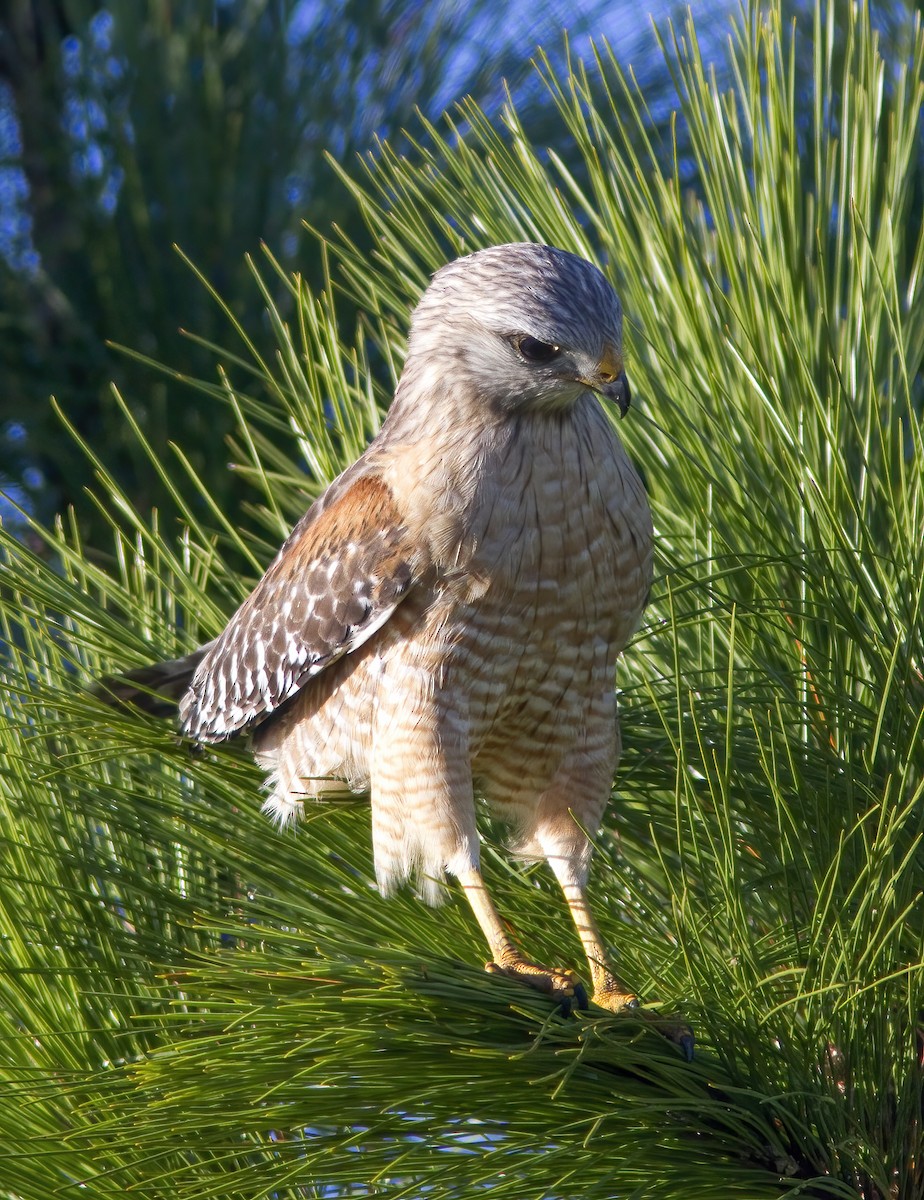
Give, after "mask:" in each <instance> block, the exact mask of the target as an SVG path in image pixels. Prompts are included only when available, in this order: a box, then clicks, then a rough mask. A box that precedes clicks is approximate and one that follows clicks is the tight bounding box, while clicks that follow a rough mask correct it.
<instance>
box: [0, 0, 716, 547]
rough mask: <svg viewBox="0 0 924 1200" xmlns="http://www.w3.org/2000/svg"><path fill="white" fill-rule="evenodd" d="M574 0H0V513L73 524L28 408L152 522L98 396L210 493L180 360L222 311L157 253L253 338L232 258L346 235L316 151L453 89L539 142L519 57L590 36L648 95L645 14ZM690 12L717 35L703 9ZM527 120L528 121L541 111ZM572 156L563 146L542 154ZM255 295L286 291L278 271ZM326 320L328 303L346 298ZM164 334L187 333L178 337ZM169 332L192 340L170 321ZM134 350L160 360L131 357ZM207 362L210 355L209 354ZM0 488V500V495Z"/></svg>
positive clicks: (59, 446)
mask: <svg viewBox="0 0 924 1200" xmlns="http://www.w3.org/2000/svg"><path fill="white" fill-rule="evenodd" d="M649 8H650V9H651V10H652V11H653V13H654V16H655V17H656V19H657V20H658V21H659V23H660V25H661V27H662V28H666V23H667V22H666V18H667V17H668V16H669V15H670V11H671V6H670V4H669V3H668V2H667V0H657V2H655V3H652V4H650V5H648V6H642V5H637V4H634V3H605V2H602V3H601V2H599V0H581V2H580V3H576V4H555V3H542V2H541V0H540V2H539V3H533V4H530V5H526V4H514V5H508V6H504V5H498V4H496V3H494V2H491V0H488V2H485V0H468V2H466V3H459V2H454V0H428V2H423V3H421V2H412V3H407V2H406V0H400V2H399V0H345V2H341V3H333V4H330V3H318V2H316V0H110V3H108V4H106V5H100V4H99V3H98V0H5V2H4V4H3V5H2V6H0V491H2V492H3V493H4V494H5V496H6V497H8V498H9V499H8V500H4V501H3V502H2V506H0V512H2V515H3V517H4V519H5V520H6V521H7V523H12V524H13V525H14V526H15V525H16V523H17V521H18V520H19V518H18V516H17V513H16V507H17V506H19V507H21V508H22V509H25V510H26V511H27V512H30V513H32V514H33V515H35V516H36V517H38V518H39V519H40V520H42V521H48V520H49V519H50V518H51V517H52V516H53V514H55V513H57V512H61V511H62V510H63V509H64V508H66V507H67V506H69V505H74V506H75V508H76V510H77V513H78V517H79V520H80V524H81V526H82V527H83V531H84V533H85V535H86V537H87V539H88V541H90V542H92V541H93V537H94V509H93V506H92V504H91V503H90V502H89V501H88V499H87V497H86V494H85V489H86V487H87V486H89V485H91V484H92V476H91V469H90V467H89V465H88V463H87V462H86V460H85V458H84V455H83V454H82V453H81V451H80V449H79V447H78V446H77V445H76V444H75V442H74V440H73V439H72V438H71V437H70V436H69V435H67V434H66V433H65V432H64V430H63V427H62V425H61V421H60V419H59V417H58V415H57V414H56V412H55V410H54V407H53V405H52V403H51V399H50V398H51V397H52V396H54V397H56V399H57V401H58V402H59V403H60V405H61V407H62V408H63V410H64V411H65V412H66V414H67V416H68V419H69V420H70V421H71V422H72V423H73V424H74V425H75V426H76V428H77V430H78V432H79V433H80V434H81V435H82V436H83V437H84V438H85V439H86V440H87V441H88V442H89V443H90V444H91V445H93V446H94V447H95V448H97V449H100V448H103V447H104V455H103V457H104V459H105V461H106V462H107V464H108V465H109V467H110V469H111V470H112V472H113V474H114V475H115V476H116V478H117V480H118V481H119V483H120V484H121V485H122V487H123V489H124V490H125V491H126V493H127V494H128V495H129V496H130V497H131V498H132V499H133V500H134V502H135V503H136V504H137V505H138V506H139V507H140V509H141V511H146V510H147V509H149V508H150V507H151V506H157V507H158V508H159V509H160V511H161V515H162V519H163V520H164V521H165V522H169V521H170V520H171V517H172V515H173V510H172V504H171V501H170V498H169V496H168V495H167V494H166V493H165V490H164V488H163V486H162V485H161V484H160V482H159V480H158V478H157V476H156V475H155V473H154V472H153V470H152V469H151V467H150V464H149V463H148V462H147V461H146V459H144V457H143V455H142V454H141V452H140V448H139V445H138V441H137V438H136V437H135V436H134V435H133V434H132V433H131V432H130V430H129V429H128V426H127V423H126V421H125V419H124V417H123V415H122V414H121V413H120V412H119V410H118V408H117V406H116V403H115V401H114V398H113V395H112V385H113V384H115V386H116V387H118V389H119V390H120V392H121V393H122V395H123V396H124V398H125V400H126V402H127V404H128V405H129V407H130V409H131V411H132V413H133V415H134V417H135V418H136V419H137V421H138V422H139V424H140V425H141V427H142V429H143V431H144V433H145V435H146V436H147V437H148V439H150V441H151V442H152V443H153V444H154V446H155V447H157V448H160V447H163V448H166V444H167V442H168V440H175V441H177V442H179V443H180V444H181V445H183V446H184V448H186V450H187V451H188V452H189V453H190V454H191V456H192V457H193V460H194V466H195V467H196V469H197V470H198V471H199V472H200V473H201V474H202V475H203V477H204V478H206V479H207V480H208V486H209V488H210V490H211V491H212V493H213V494H214V495H215V496H216V497H217V498H219V499H220V500H227V501H228V502H229V503H230V501H231V492H232V490H233V488H234V486H235V481H234V479H233V477H232V475H231V473H230V472H229V471H228V470H227V465H226V462H227V454H226V447H225V444H224V436H223V435H224V433H225V430H224V429H223V428H222V422H223V421H225V420H227V419H229V417H228V414H229V410H228V408H227V406H226V405H222V406H220V412H219V411H217V410H218V408H219V406H217V405H215V404H214V402H213V401H212V400H210V398H209V397H208V396H205V395H203V394H201V393H199V392H197V391H195V390H194V389H191V388H190V387H189V386H188V385H186V384H184V383H183V382H182V380H181V378H180V377H182V376H192V377H203V376H205V377H209V378H212V379H215V378H216V374H215V362H216V360H215V354H214V352H213V351H210V350H209V346H210V345H215V344H222V343H223V344H225V345H228V344H229V343H230V342H231V340H232V334H231V330H230V328H229V323H228V317H227V315H226V314H223V313H222V311H221V308H220V306H219V305H217V304H216V303H215V300H214V299H213V298H212V297H211V296H210V295H209V294H208V291H207V289H206V288H205V287H204V286H203V285H202V284H201V283H200V282H199V281H197V279H196V277H195V275H194V273H193V272H192V271H191V270H190V267H189V266H188V264H187V263H185V262H184V261H183V260H182V258H181V257H180V255H179V254H178V253H177V251H176V249H175V247H179V248H180V249H181V250H182V251H183V253H184V254H185V255H187V256H188V257H189V259H191V260H192V261H193V262H194V263H195V264H196V266H197V268H198V269H199V270H200V271H201V272H202V273H203V275H204V276H205V277H206V278H207V279H208V280H209V281H210V283H211V284H212V285H213V286H214V288H215V289H216V290H217V292H218V293H220V295H221V296H222V298H223V300H224V301H225V302H226V303H227V304H228V305H229V306H230V308H231V309H232V311H233V313H234V316H235V317H236V318H237V319H238V320H239V321H240V322H241V324H242V325H243V327H244V328H245V329H246V331H247V333H248V335H249V336H250V337H251V338H253V339H254V340H255V341H256V342H257V343H258V345H259V344H260V341H261V338H262V337H263V336H264V335H266V344H267V347H268V346H269V344H270V338H269V334H268V330H266V329H265V325H264V317H263V307H264V302H263V298H262V297H261V295H260V292H259V290H258V288H257V287H256V285H255V284H254V282H253V280H252V278H251V277H250V275H249V273H248V269H247V265H246V262H245V254H247V253H251V254H253V253H258V252H259V250H260V246H261V243H265V244H266V245H267V246H268V248H269V249H270V250H271V251H272V253H273V254H274V255H275V256H276V257H277V258H278V259H279V261H280V262H281V264H282V265H283V266H284V267H286V268H287V269H290V270H291V271H297V272H299V273H301V274H302V275H303V276H304V277H305V278H306V279H307V280H308V281H309V283H313V284H317V283H319V282H320V281H321V278H322V270H323V268H322V262H321V254H320V251H319V247H318V242H317V240H316V239H314V238H312V237H311V236H310V235H309V234H308V232H307V231H306V229H305V224H306V223H307V224H308V225H310V226H312V227H313V228H315V229H317V230H318V231H320V232H321V233H322V234H327V233H329V232H330V231H331V227H332V224H333V223H334V222H336V223H337V225H338V226H339V227H340V228H341V229H343V230H344V232H345V233H346V234H347V235H348V236H349V237H351V238H353V239H354V240H356V241H357V242H358V243H359V244H360V245H363V244H364V239H365V238H366V237H367V234H366V233H365V227H364V225H363V222H362V221H361V219H360V217H359V214H358V212H357V211H355V208H354V207H353V202H352V200H351V199H350V197H349V196H348V195H347V193H346V190H345V189H344V188H343V186H342V185H341V184H340V183H338V181H337V179H336V177H335V175H334V172H333V171H332V169H331V168H330V166H329V164H328V163H327V161H326V159H325V153H326V152H329V153H330V154H331V155H333V156H334V157H335V158H336V160H337V161H338V162H340V163H342V164H344V165H345V166H346V167H347V169H353V166H354V164H355V162H356V158H357V155H359V154H362V153H364V152H367V151H369V150H370V149H372V148H373V147H374V144H375V140H376V138H388V139H389V140H390V141H391V142H392V143H393V144H396V145H398V146H400V145H401V144H402V143H405V142H406V141H407V138H406V135H405V133H404V131H405V130H408V131H410V132H411V134H412V136H414V135H416V136H420V130H419V127H418V126H417V117H416V112H417V110H418V109H419V110H420V112H421V113H423V114H424V115H425V116H427V117H429V118H431V119H437V118H438V117H439V116H440V114H441V113H442V112H443V111H444V110H446V109H447V108H451V106H452V105H453V102H454V101H455V100H456V99H459V98H461V97H462V96H463V95H465V94H470V95H472V96H473V97H474V98H475V99H476V100H478V101H479V102H480V103H481V104H482V106H483V107H485V108H486V109H487V110H488V111H489V112H495V113H496V112H497V111H498V109H499V108H500V107H501V106H502V105H503V102H504V95H505V91H504V89H505V87H509V89H510V91H511V92H512V94H513V95H514V96H515V98H516V100H517V102H518V107H519V109H520V112H521V114H522V115H523V117H524V119H525V120H526V122H527V127H528V129H529V131H530V133H531V135H532V137H533V138H534V139H536V140H537V141H538V143H539V144H542V145H550V144H552V143H553V142H554V141H555V139H558V140H559V141H560V139H561V136H562V134H561V129H560V126H559V125H558V124H557V123H553V122H551V121H550V120H544V114H545V113H548V111H549V110H550V108H551V105H549V104H548V103H546V98H545V95H544V89H543V87H542V85H541V84H540V83H539V81H538V79H537V78H536V76H535V74H534V73H533V71H532V69H531V66H530V57H531V55H532V54H533V52H534V50H535V48H536V46H537V44H541V45H543V46H544V47H545V49H546V50H547V52H548V53H549V54H550V56H551V57H552V59H553V60H555V61H561V60H562V59H563V57H564V56H565V54H566V52H567V51H566V42H565V37H564V34H563V30H565V29H567V31H568V37H569V39H570V46H571V50H572V52H577V53H579V54H588V53H589V52H590V38H591V37H594V38H599V37H605V38H607V39H609V41H610V42H611V44H612V45H613V46H614V47H615V48H616V49H617V52H618V54H619V57H620V60H621V61H622V62H623V63H625V64H626V65H628V64H631V65H632V67H633V68H634V70H635V71H636V73H637V74H638V75H639V76H640V77H641V78H643V79H645V80H646V90H647V94H648V95H649V97H650V96H652V95H663V96H664V116H665V119H667V117H668V116H669V113H670V110H671V107H672V105H671V103H670V96H671V81H670V78H669V77H668V76H667V73H666V71H665V68H664V62H663V58H662V57H661V56H660V54H658V53H657V50H656V45H655V38H654V34H653V32H652V27H651V20H650V18H649V15H648V9H649ZM694 8H699V9H707V8H708V9H710V10H711V11H710V14H709V20H710V22H712V23H714V25H715V27H716V28H718V29H720V30H721V32H722V34H723V36H724V21H723V20H722V19H721V18H722V13H723V12H724V5H703V4H698V5H694ZM545 126H547V128H546V127H545ZM555 148H556V149H557V150H558V151H559V152H560V153H561V154H562V155H563V156H564V157H565V159H566V160H567V159H569V158H570V159H575V158H576V157H577V156H576V155H575V154H574V153H571V152H570V150H569V147H568V146H567V145H561V144H558V145H556V147H555ZM279 291H280V295H278V296H275V297H274V299H275V300H276V302H277V303H279V304H280V305H282V306H284V305H285V303H286V297H285V295H284V294H282V293H283V291H284V289H282V288H281V287H280V289H279ZM346 315H347V317H349V315H350V314H349V313H347V314H346ZM183 331H189V332H188V333H184V332H183ZM190 335H192V336H190ZM117 347H123V348H126V349H127V350H129V351H132V352H134V354H135V355H139V356H144V357H146V358H149V359H153V360H156V361H157V362H158V363H161V364H163V365H164V366H165V367H166V368H169V373H166V372H164V371H158V370H157V369H155V368H153V367H151V366H150V365H147V364H146V363H144V362H142V361H139V359H138V358H137V357H131V356H130V355H128V354H126V353H125V352H124V350H122V349H118V348H117ZM222 362H223V365H224V366H225V367H226V368H229V369H230V370H231V371H232V372H233V371H234V366H233V363H230V362H229V359H228V356H227V355H223V356H222ZM10 502H12V503H10Z"/></svg>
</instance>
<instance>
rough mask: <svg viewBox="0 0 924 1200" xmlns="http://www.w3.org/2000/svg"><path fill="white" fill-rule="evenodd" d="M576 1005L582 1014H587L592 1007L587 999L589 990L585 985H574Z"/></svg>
mask: <svg viewBox="0 0 924 1200" xmlns="http://www.w3.org/2000/svg"><path fill="white" fill-rule="evenodd" d="M574 1004H575V1007H576V1008H578V1009H579V1010H580V1011H581V1012H586V1011H587V1009H588V1008H589V1006H590V1005H589V1001H588V999H587V988H585V987H584V985H583V983H576V984H575V985H574Z"/></svg>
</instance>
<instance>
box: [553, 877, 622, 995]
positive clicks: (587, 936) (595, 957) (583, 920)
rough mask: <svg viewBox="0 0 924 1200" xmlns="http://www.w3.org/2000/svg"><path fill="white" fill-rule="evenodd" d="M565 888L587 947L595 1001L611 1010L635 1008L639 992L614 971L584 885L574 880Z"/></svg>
mask: <svg viewBox="0 0 924 1200" xmlns="http://www.w3.org/2000/svg"><path fill="white" fill-rule="evenodd" d="M562 890H563V892H564V893H565V899H566V900H567V902H568V908H569V909H570V910H571V916H572V917H573V918H574V924H575V928H576V929H577V931H578V937H579V938H580V939H581V945H582V946H583V947H584V954H585V955H586V956H587V965H588V966H589V967H590V978H591V981H592V982H593V985H594V994H593V1000H594V1003H595V1004H599V1005H600V1007H601V1008H608V1009H610V1011H611V1012H621V1011H622V1010H623V1009H625V1008H636V1007H637V1006H638V996H636V995H635V993H634V992H633V991H631V989H630V988H627V987H626V985H625V984H624V983H623V982H622V981H621V980H620V979H619V977H618V976H617V975H616V973H615V972H614V971H613V968H612V967H611V965H610V962H609V958H608V956H607V953H606V950H605V948H604V945H603V937H602V936H601V934H600V930H599V929H598V928H597V922H596V921H595V920H594V916H593V913H592V912H591V911H590V905H589V904H588V903H587V897H586V896H585V895H584V889H583V888H580V887H578V886H577V885H576V884H573V883H571V884H566V885H565V886H564V887H563V888H562Z"/></svg>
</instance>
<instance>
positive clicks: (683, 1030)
mask: <svg viewBox="0 0 924 1200" xmlns="http://www.w3.org/2000/svg"><path fill="white" fill-rule="evenodd" d="M553 866H554V864H553ZM562 891H563V892H564V893H565V899H566V900H567V901H568V907H569V908H570V909H571V916H572V917H573V918H574V924H575V926H576V928H577V931H578V936H579V937H580V939H581V945H582V946H583V947H584V953H585V955H586V956H587V965H588V966H589V968H590V977H591V979H592V980H593V985H594V994H593V1001H594V1004H598V1005H599V1006H600V1007H601V1008H608V1009H609V1010H610V1012H616V1013H618V1012H625V1011H626V1010H627V1009H629V1010H631V1009H636V1010H637V1015H638V1016H639V1017H640V1018H641V1019H643V1020H645V1021H647V1022H649V1023H650V1024H651V1025H653V1026H654V1027H655V1028H656V1029H658V1030H659V1031H660V1032H661V1033H662V1034H663V1035H664V1036H665V1037H666V1038H669V1039H670V1041H672V1042H676V1043H677V1045H678V1046H679V1047H680V1049H681V1050H682V1051H683V1054H684V1057H685V1058H686V1059H687V1061H688V1062H692V1060H693V1041H694V1039H693V1030H692V1029H691V1028H690V1026H689V1025H687V1023H686V1022H685V1021H684V1020H682V1019H681V1018H680V1017H677V1016H661V1015H660V1014H659V1013H652V1012H650V1011H649V1010H647V1009H643V1008H639V1000H638V996H636V995H635V994H634V993H633V992H632V991H631V990H630V989H629V988H627V987H626V985H625V984H624V983H623V982H622V981H621V980H620V978H619V977H618V975H616V973H615V972H614V971H613V968H612V967H611V966H610V962H609V956H608V955H607V952H606V948H605V947H604V945H603V936H602V934H601V933H600V930H599V929H598V928H597V922H596V921H595V920H594V916H593V913H592V912H591V911H590V906H589V904H588V903H587V897H586V895H585V894H584V889H583V888H582V887H579V886H578V885H577V884H574V883H562Z"/></svg>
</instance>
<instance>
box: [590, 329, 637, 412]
mask: <svg viewBox="0 0 924 1200" xmlns="http://www.w3.org/2000/svg"><path fill="white" fill-rule="evenodd" d="M580 382H581V383H583V384H586V385H587V387H589V388H590V389H591V390H592V391H594V392H596V393H597V395H598V396H602V397H603V399H604V400H609V401H611V402H612V403H613V404H615V405H616V406H617V407H618V409H619V416H620V417H624V416H625V415H626V413H627V412H628V411H629V405H630V404H631V403H632V391H631V389H630V387H629V381H628V379H627V378H626V373H625V371H624V370H623V367H622V357H621V355H619V354H617V353H616V351H615V350H613V349H612V348H611V347H609V346H607V348H606V350H605V351H604V353H603V357H602V358H601V359H600V362H599V363H598V364H597V369H596V371H594V373H593V375H592V376H591V377H590V378H589V379H581V380H580Z"/></svg>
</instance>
